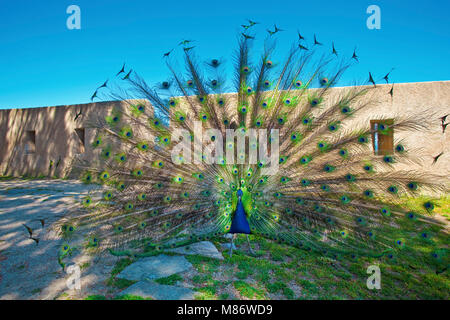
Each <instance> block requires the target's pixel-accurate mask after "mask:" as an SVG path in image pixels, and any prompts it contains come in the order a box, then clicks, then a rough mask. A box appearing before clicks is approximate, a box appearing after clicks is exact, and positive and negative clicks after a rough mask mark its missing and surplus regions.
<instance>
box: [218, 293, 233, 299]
mask: <svg viewBox="0 0 450 320" xmlns="http://www.w3.org/2000/svg"><path fill="white" fill-rule="evenodd" d="M229 297H230V295H229V294H228V293H226V292H224V293H221V294H220V295H219V300H228V298H229Z"/></svg>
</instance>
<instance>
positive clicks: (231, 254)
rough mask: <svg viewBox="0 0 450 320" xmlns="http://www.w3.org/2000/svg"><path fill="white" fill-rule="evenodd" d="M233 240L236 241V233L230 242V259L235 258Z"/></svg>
mask: <svg viewBox="0 0 450 320" xmlns="http://www.w3.org/2000/svg"><path fill="white" fill-rule="evenodd" d="M233 240H234V233H233V234H232V236H231V242H230V258H231V257H232V256H233Z"/></svg>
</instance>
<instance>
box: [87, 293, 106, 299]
mask: <svg viewBox="0 0 450 320" xmlns="http://www.w3.org/2000/svg"><path fill="white" fill-rule="evenodd" d="M84 300H106V297H105V296H102V295H99V294H94V295H91V296H87V297H86V298H84Z"/></svg>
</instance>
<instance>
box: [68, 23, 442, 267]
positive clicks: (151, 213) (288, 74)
mask: <svg viewBox="0 0 450 320" xmlns="http://www.w3.org/2000/svg"><path fill="white" fill-rule="evenodd" d="M246 32H247V31H246ZM272 37H273V35H272V34H270V36H269V39H268V40H267V41H266V43H265V49H264V51H263V53H262V55H261V57H260V58H259V59H258V61H256V62H254V63H252V62H250V61H251V59H250V44H251V42H252V41H253V40H252V37H250V36H248V34H244V35H242V37H241V38H240V40H239V47H238V51H237V54H236V61H235V64H236V68H235V74H234V78H233V79H232V82H233V83H232V84H231V82H230V81H227V79H226V78H225V77H224V72H223V62H222V61H221V60H220V59H212V60H209V61H208V62H207V63H206V64H205V65H204V67H205V68H203V67H202V66H203V65H202V64H200V63H199V62H198V61H197V59H195V56H194V54H193V50H192V47H188V46H187V44H185V43H182V45H183V46H184V47H183V48H184V52H183V54H184V57H185V62H186V72H177V71H175V69H174V68H172V66H171V64H170V63H169V62H167V65H168V67H169V70H170V72H171V77H170V80H167V81H163V82H161V83H159V84H157V85H156V86H155V87H150V86H149V85H147V84H146V83H145V81H144V80H143V79H141V78H140V77H139V76H138V75H136V74H135V73H134V72H133V73H132V72H131V71H130V72H128V73H127V72H126V71H125V69H124V68H122V70H121V72H119V74H118V75H117V79H118V81H119V82H120V83H121V84H126V85H129V86H130V89H131V90H128V89H121V90H113V91H112V93H111V95H112V96H113V97H114V98H117V99H124V100H125V101H127V103H128V104H129V110H127V111H120V110H113V111H112V113H111V114H110V115H108V116H107V117H106V118H105V119H102V118H98V119H92V124H93V127H95V128H97V136H96V139H95V140H94V142H93V146H94V148H95V150H97V151H96V152H98V158H99V160H98V161H89V162H87V161H85V162H83V161H79V162H78V164H77V168H79V169H81V170H82V174H81V179H82V180H83V181H84V182H86V183H100V184H102V185H104V187H105V190H106V191H105V193H104V194H103V195H102V196H101V197H99V196H97V197H95V196H90V197H87V198H86V199H85V200H84V202H83V204H84V208H83V209H82V210H79V209H77V210H76V213H74V214H73V215H71V216H70V217H68V218H67V219H66V220H65V221H64V223H63V225H62V229H61V230H62V233H63V235H64V236H67V237H69V236H70V234H72V233H73V232H77V231H79V230H86V232H88V238H87V245H88V246H89V247H99V248H100V247H105V248H111V247H115V246H119V245H123V244H125V243H127V242H129V241H131V240H139V241H138V243H139V244H141V245H142V246H146V247H149V248H153V249H155V250H161V249H164V248H167V247H175V246H179V245H183V244H187V243H189V242H193V241H199V240H207V239H211V238H212V237H215V236H218V235H223V234H225V233H244V234H253V235H260V236H263V237H266V238H269V239H272V240H275V241H280V242H283V243H286V244H288V245H291V246H294V247H297V248H299V249H304V250H311V251H316V252H319V253H321V254H324V255H330V256H333V257H337V256H340V257H341V256H343V257H348V258H349V259H356V257H358V256H359V255H369V256H380V257H381V256H387V257H388V258H393V257H395V256H396V252H401V251H402V250H406V251H408V250H409V249H408V240H409V238H416V237H419V238H420V237H422V238H423V240H424V245H429V248H430V249H429V251H425V252H429V253H430V255H429V256H427V257H426V259H428V258H430V259H433V258H435V259H442V254H443V253H442V252H444V251H445V250H443V249H439V248H434V247H433V244H432V241H430V240H429V238H430V237H431V236H432V235H433V233H435V232H438V231H437V230H438V228H437V227H436V222H435V221H433V220H432V219H430V218H428V217H426V215H420V214H419V213H413V212H408V211H407V210H404V209H402V208H401V207H398V206H397V205H395V204H396V199H397V197H398V195H399V194H402V193H405V194H409V195H414V194H416V193H417V192H418V190H419V189H431V190H436V189H442V188H444V187H443V186H442V185H441V184H440V183H439V179H437V178H436V177H428V176H425V175H424V174H423V173H421V172H413V171H402V170H399V169H397V166H396V163H397V162H406V163H408V161H415V159H416V158H417V157H419V153H417V152H416V151H412V150H408V148H407V146H405V145H403V144H402V143H401V142H400V141H396V143H395V147H394V149H395V152H394V153H393V154H385V155H374V153H373V150H372V148H371V144H370V140H371V137H372V136H373V134H374V133H376V134H378V135H383V134H390V133H391V132H392V131H393V130H395V131H396V132H399V131H404V130H417V129H421V128H426V127H427V121H428V118H429V115H422V116H420V117H419V116H418V115H410V116H408V115H401V116H398V117H397V118H395V119H394V121H386V123H381V124H379V125H378V126H377V128H376V129H374V128H371V127H370V123H369V121H367V122H364V123H361V122H356V121H354V115H357V114H363V113H364V112H365V111H366V110H370V108H371V107H374V106H375V102H374V101H373V100H372V99H371V90H372V88H373V87H374V86H372V85H361V86H352V87H348V88H340V89H338V90H334V91H333V90H330V88H332V87H333V86H335V85H336V83H337V82H338V80H339V79H340V77H341V75H342V73H343V72H344V71H345V70H346V69H347V68H348V67H349V66H350V65H351V64H352V63H357V61H356V59H352V58H349V59H341V58H340V57H339V56H338V55H337V52H336V49H335V47H334V43H333V51H332V52H331V50H330V53H329V54H328V55H327V54H324V55H321V56H320V58H319V59H317V58H316V56H317V55H319V54H318V53H317V52H316V51H318V50H319V49H320V48H323V47H321V46H320V44H317V43H314V44H312V45H311V46H309V49H308V44H307V43H306V42H305V41H304V40H301V42H300V43H299V45H295V46H294V47H293V48H292V49H291V50H290V51H289V52H288V55H287V58H286V59H285V61H284V62H279V63H275V62H274V61H272V59H274V58H273V57H275V54H274V50H273V48H274V46H273V45H271V40H270V39H271V38H272ZM316 42H317V41H316ZM167 57H168V55H167V56H166V57H165V59H168V58H167ZM274 60H275V59H274ZM166 61H169V60H166ZM121 73H123V74H122V75H121ZM122 79H123V80H122ZM370 79H371V81H372V80H373V78H372V75H371V76H370ZM231 86H232V87H231ZM108 87H110V86H109V85H108ZM102 90H105V88H104V89H102ZM225 91H235V92H236V93H235V94H229V93H225ZM130 92H131V93H132V94H130ZM131 98H133V99H131ZM149 102H150V104H151V106H152V108H151V107H150V104H149ZM381 118H382V115H381ZM233 135H234V136H233ZM231 137H232V139H231ZM243 137H244V138H243ZM245 137H247V138H245ZM240 139H241V140H240ZM239 141H240V142H241V143H240V142H239ZM243 141H244V143H242V142H243ZM432 209H433V203H432V202H426V203H424V211H425V212H426V211H431V210H432ZM64 250H65V251H67V250H70V247H68V246H65V247H64ZM408 254H411V253H410V252H409V253H408Z"/></svg>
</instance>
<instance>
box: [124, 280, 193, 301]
mask: <svg viewBox="0 0 450 320" xmlns="http://www.w3.org/2000/svg"><path fill="white" fill-rule="evenodd" d="M126 294H129V295H134V296H139V297H143V298H153V299H157V300H192V299H194V291H192V290H190V289H188V288H182V287H177V286H169V285H165V284H158V283H156V282H153V281H148V280H143V281H139V282H136V283H135V284H133V285H131V286H130V287H128V288H127V289H125V290H123V291H122V292H121V293H120V295H126Z"/></svg>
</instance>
